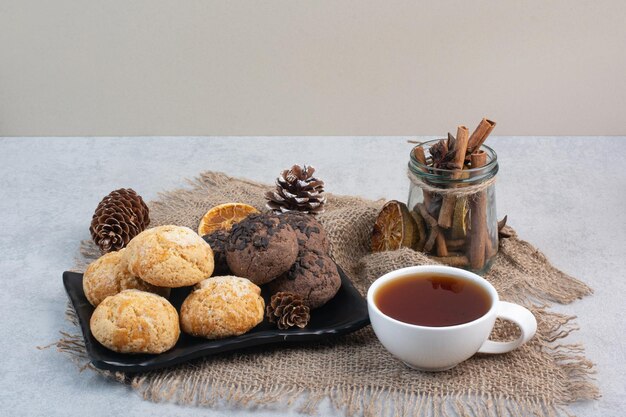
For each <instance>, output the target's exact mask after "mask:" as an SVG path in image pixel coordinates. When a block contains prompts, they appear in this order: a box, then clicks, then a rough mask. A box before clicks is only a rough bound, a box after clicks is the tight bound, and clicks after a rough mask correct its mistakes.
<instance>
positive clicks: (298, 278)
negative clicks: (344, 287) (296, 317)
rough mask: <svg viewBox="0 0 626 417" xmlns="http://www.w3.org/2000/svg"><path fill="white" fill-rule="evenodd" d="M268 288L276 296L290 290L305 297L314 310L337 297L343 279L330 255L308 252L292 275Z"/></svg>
mask: <svg viewBox="0 0 626 417" xmlns="http://www.w3.org/2000/svg"><path fill="white" fill-rule="evenodd" d="M268 285H269V288H270V291H271V293H272V294H276V293H277V292H279V291H287V292H291V293H295V294H298V295H300V296H302V298H303V299H304V302H305V303H306V304H307V305H308V306H309V307H310V308H312V309H313V308H318V307H321V306H322V305H324V304H326V302H328V301H329V300H330V299H331V298H333V297H334V296H335V294H337V291H339V287H341V278H340V277H339V271H337V266H336V265H335V263H334V262H333V260H332V259H330V257H329V256H328V255H326V254H324V253H322V252H320V251H316V250H304V251H301V252H300V255H299V256H298V259H297V260H296V263H295V264H294V265H293V266H292V267H291V269H290V270H289V272H287V273H286V274H284V275H282V276H281V277H279V278H277V279H275V280H274V281H272V282H270V283H269V284H268Z"/></svg>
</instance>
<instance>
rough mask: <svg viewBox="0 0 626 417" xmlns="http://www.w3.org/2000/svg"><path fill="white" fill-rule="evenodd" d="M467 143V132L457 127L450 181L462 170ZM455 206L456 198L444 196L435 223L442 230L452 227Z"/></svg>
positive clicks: (457, 176) (463, 127)
mask: <svg viewBox="0 0 626 417" xmlns="http://www.w3.org/2000/svg"><path fill="white" fill-rule="evenodd" d="M468 141H469V131H468V130H467V127H465V126H459V127H458V128H457V130H456V149H455V151H454V160H453V161H452V162H451V164H450V165H453V166H454V169H455V170H456V171H455V172H454V173H453V174H452V179H458V178H459V177H460V176H461V174H462V170H463V164H464V162H465V152H466V151H467V145H468ZM455 205H456V197H455V196H453V195H446V196H445V197H444V198H443V202H442V203H441V209H440V210H439V218H438V220H437V223H438V224H439V226H440V227H443V228H444V229H449V228H450V227H451V226H452V218H453V216H454V206H455Z"/></svg>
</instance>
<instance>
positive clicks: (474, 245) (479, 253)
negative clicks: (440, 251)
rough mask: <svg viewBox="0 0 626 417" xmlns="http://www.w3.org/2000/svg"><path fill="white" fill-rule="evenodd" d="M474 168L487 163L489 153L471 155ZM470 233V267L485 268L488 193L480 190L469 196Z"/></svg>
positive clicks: (481, 152)
mask: <svg viewBox="0 0 626 417" xmlns="http://www.w3.org/2000/svg"><path fill="white" fill-rule="evenodd" d="M470 160H471V162H472V169H474V168H480V167H483V166H485V165H486V164H487V154H486V153H485V152H484V151H481V150H478V151H476V152H474V153H473V154H471V155H470ZM469 208H470V224H471V228H470V233H469V245H470V247H469V261H470V268H471V269H474V270H480V269H483V267H484V266H485V245H486V244H485V242H486V240H487V195H486V193H485V191H480V192H478V193H476V194H474V195H473V196H471V197H470V198H469Z"/></svg>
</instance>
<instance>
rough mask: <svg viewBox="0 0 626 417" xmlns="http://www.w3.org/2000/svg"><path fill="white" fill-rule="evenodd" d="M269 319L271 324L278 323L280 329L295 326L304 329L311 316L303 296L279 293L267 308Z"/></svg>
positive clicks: (273, 297)
mask: <svg viewBox="0 0 626 417" xmlns="http://www.w3.org/2000/svg"><path fill="white" fill-rule="evenodd" d="M267 317H268V318H269V320H270V323H276V324H277V325H278V328H279V329H288V328H290V327H293V326H298V327H299V328H301V329H302V328H303V327H304V326H306V325H307V323H308V322H309V319H310V318H311V314H310V309H309V307H308V306H306V305H305V304H304V301H303V300H302V297H301V296H299V295H297V294H293V293H290V292H277V293H276V294H274V295H272V298H271V299H270V304H269V305H268V306H267Z"/></svg>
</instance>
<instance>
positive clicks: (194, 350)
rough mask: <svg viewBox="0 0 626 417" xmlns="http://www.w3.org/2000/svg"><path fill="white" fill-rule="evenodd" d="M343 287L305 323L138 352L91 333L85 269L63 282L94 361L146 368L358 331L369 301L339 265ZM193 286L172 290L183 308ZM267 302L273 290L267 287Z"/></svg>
mask: <svg viewBox="0 0 626 417" xmlns="http://www.w3.org/2000/svg"><path fill="white" fill-rule="evenodd" d="M339 274H340V276H341V288H340V289H339V292H337V295H335V297H334V298H333V299H332V300H330V301H329V302H328V303H326V304H325V305H324V306H322V307H320V308H318V309H316V310H313V312H312V314H311V321H310V322H309V324H308V325H307V326H306V327H305V328H304V329H299V328H291V329H287V330H279V329H277V328H276V327H274V325H272V324H270V323H269V322H268V321H267V319H264V320H263V322H262V323H261V324H259V325H258V326H256V327H255V328H254V329H252V330H251V331H250V332H248V333H246V334H244V335H241V336H236V337H229V338H226V339H219V340H207V339H202V338H198V337H192V336H189V335H187V334H184V333H181V335H180V339H178V342H177V343H176V346H174V348H172V349H170V350H169V351H167V352H165V353H161V354H160V355H148V354H141V355H133V354H123V353H117V352H113V351H112V350H109V349H107V348H105V347H104V346H102V345H101V344H100V343H98V341H97V340H96V339H95V338H94V337H93V335H92V334H91V330H90V328H89V319H90V318H91V314H92V313H93V310H94V308H93V306H92V305H91V304H89V301H87V298H85V293H84V292H83V274H78V273H76V272H64V273H63V285H64V286H65V290H66V291H67V295H68V296H69V298H70V301H71V302H72V305H73V306H74V309H75V310H76V313H77V315H78V321H79V322H80V328H81V329H82V331H83V337H84V338H85V346H86V348H87V353H88V354H89V358H90V359H91V362H92V363H93V364H94V366H95V367H96V368H100V369H107V370H110V371H123V372H144V371H150V370H153V369H159V368H165V367H168V366H173V365H177V364H180V363H183V362H187V361H190V360H192V359H195V358H199V357H202V356H208V355H214V354H217V353H223V352H230V351H235V350H238V349H242V348H247V347H251V346H260V345H265V344H270V343H289V342H310V341H315V340H321V339H324V338H326V337H329V336H332V335H342V334H347V333H351V332H354V331H356V330H359V329H361V328H362V327H365V326H367V325H368V324H369V316H368V314H367V302H366V300H365V299H364V298H363V297H362V296H361V294H360V293H359V292H358V291H357V290H356V288H354V286H353V285H352V283H351V282H350V280H349V279H348V277H346V275H345V274H344V273H343V271H342V270H341V269H339ZM190 291H191V287H186V288H177V289H173V290H172V294H171V296H170V301H171V303H172V304H173V305H174V307H176V309H177V310H180V305H181V304H182V302H183V301H184V300H185V297H187V295H188V294H189V292H190ZM262 295H263V298H264V299H265V303H266V304H267V302H268V296H269V294H267V293H266V291H263V292H262Z"/></svg>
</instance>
